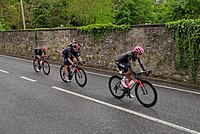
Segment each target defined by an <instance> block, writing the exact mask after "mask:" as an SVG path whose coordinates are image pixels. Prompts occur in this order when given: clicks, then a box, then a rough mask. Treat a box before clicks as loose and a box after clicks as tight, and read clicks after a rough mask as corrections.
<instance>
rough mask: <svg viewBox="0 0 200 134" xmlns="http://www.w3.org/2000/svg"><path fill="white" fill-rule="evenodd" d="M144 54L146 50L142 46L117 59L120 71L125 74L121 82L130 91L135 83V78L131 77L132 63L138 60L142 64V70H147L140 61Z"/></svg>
mask: <svg viewBox="0 0 200 134" xmlns="http://www.w3.org/2000/svg"><path fill="white" fill-rule="evenodd" d="M143 53H144V49H143V48H142V47H140V46H136V47H135V48H134V49H133V50H132V51H127V52H125V53H123V54H120V55H118V56H117V57H116V62H117V66H118V69H119V70H120V71H122V72H123V73H124V78H123V79H122V80H121V83H122V85H123V86H124V87H125V88H126V89H129V88H130V86H131V85H132V84H133V83H135V82H134V78H133V76H132V75H131V73H132V68H131V62H135V61H136V60H137V61H138V62H139V64H140V67H141V69H142V70H143V71H145V70H146V69H145V68H144V65H143V63H142V61H141V59H140V58H141V56H142V54H143Z"/></svg>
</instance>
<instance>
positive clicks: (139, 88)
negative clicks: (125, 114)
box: [135, 80, 158, 107]
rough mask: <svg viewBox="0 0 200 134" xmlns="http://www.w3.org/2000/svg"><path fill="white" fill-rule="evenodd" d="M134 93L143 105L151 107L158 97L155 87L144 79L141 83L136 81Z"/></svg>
mask: <svg viewBox="0 0 200 134" xmlns="http://www.w3.org/2000/svg"><path fill="white" fill-rule="evenodd" d="M135 95H136V98H137V99H138V101H139V102H140V103H141V104H142V105H143V106H145V107H153V106H154V105H155V104H156V102H157V98H158V97H157V92H156V89H155V88H154V86H153V85H152V84H151V83H150V82H148V81H146V80H141V84H139V83H137V85H136V87H135Z"/></svg>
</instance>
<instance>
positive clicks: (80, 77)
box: [75, 68, 87, 87]
mask: <svg viewBox="0 0 200 134" xmlns="http://www.w3.org/2000/svg"><path fill="white" fill-rule="evenodd" d="M75 80H76V83H77V84H78V85H79V86H81V87H84V86H85V85H86V83H87V76H86V73H85V71H84V70H83V69H82V68H76V70H75Z"/></svg>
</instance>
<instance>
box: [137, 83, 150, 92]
mask: <svg viewBox="0 0 200 134" xmlns="http://www.w3.org/2000/svg"><path fill="white" fill-rule="evenodd" d="M137 83H139V86H140V87H141V89H142V93H143V95H147V94H148V92H147V90H146V88H145V86H144V84H143V83H142V82H141V80H137Z"/></svg>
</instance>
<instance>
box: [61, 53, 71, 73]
mask: <svg viewBox="0 0 200 134" xmlns="http://www.w3.org/2000/svg"><path fill="white" fill-rule="evenodd" d="M62 60H63V64H64V74H63V75H65V74H67V73H68V67H69V65H68V61H67V58H65V56H64V55H62Z"/></svg>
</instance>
